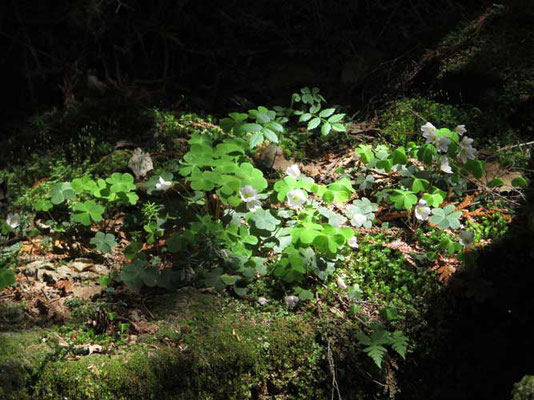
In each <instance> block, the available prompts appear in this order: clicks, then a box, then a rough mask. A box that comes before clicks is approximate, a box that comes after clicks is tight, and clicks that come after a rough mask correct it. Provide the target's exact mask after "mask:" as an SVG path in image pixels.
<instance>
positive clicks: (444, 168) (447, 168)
mask: <svg viewBox="0 0 534 400" xmlns="http://www.w3.org/2000/svg"><path fill="white" fill-rule="evenodd" d="M440 164H441V165H440V167H439V169H441V170H442V171H443V172H445V173H446V174H452V169H451V166H450V165H449V158H448V157H446V156H442V157H441V158H440Z"/></svg>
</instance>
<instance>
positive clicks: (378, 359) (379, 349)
mask: <svg viewBox="0 0 534 400" xmlns="http://www.w3.org/2000/svg"><path fill="white" fill-rule="evenodd" d="M363 351H364V352H366V353H367V354H368V355H369V357H371V358H372V359H373V361H374V362H375V364H376V365H377V366H378V368H382V359H383V358H384V354H386V352H387V350H386V348H385V347H384V346H381V345H379V344H375V345H371V346H368V347H366V348H365V349H363Z"/></svg>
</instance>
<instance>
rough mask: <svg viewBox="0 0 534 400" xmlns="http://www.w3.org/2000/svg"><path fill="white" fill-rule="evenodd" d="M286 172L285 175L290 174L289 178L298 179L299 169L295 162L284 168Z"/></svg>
mask: <svg viewBox="0 0 534 400" xmlns="http://www.w3.org/2000/svg"><path fill="white" fill-rule="evenodd" d="M286 174H287V176H290V177H291V178H294V179H298V177H299V176H300V169H299V166H298V165H297V164H293V165H291V166H289V167H287V168H286Z"/></svg>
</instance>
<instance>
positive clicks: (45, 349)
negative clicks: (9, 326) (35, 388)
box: [0, 329, 53, 400]
mask: <svg viewBox="0 0 534 400" xmlns="http://www.w3.org/2000/svg"><path fill="white" fill-rule="evenodd" d="M43 334H44V331H42V330H40V329H35V330H29V331H22V332H1V333H0V376H1V377H2V378H1V382H0V399H3V400H11V399H13V400H15V399H16V400H23V399H30V398H31V396H30V392H31V385H32V382H33V379H34V377H36V376H39V374H40V371H41V369H42V368H43V366H44V365H45V363H46V360H47V359H48V357H49V356H50V354H52V352H53V350H52V348H51V347H50V346H49V345H48V344H47V342H46V341H43V340H42V339H43Z"/></svg>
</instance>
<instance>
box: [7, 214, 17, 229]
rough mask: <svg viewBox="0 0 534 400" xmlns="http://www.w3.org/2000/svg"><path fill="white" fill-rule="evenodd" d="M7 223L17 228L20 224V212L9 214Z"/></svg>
mask: <svg viewBox="0 0 534 400" xmlns="http://www.w3.org/2000/svg"><path fill="white" fill-rule="evenodd" d="M6 224H8V225H9V227H10V228H11V229H15V228H17V227H18V226H20V214H18V213H14V214H12V213H10V214H7V217H6Z"/></svg>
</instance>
